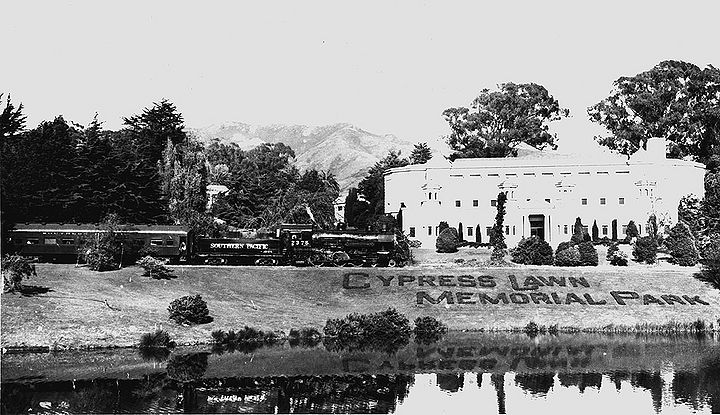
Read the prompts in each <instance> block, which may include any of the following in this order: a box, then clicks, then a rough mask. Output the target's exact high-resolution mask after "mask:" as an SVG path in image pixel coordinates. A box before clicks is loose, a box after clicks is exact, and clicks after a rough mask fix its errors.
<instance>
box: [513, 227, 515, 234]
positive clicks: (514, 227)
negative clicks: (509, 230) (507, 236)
mask: <svg viewBox="0 0 720 415" xmlns="http://www.w3.org/2000/svg"><path fill="white" fill-rule="evenodd" d="M513 235H515V225H513Z"/></svg>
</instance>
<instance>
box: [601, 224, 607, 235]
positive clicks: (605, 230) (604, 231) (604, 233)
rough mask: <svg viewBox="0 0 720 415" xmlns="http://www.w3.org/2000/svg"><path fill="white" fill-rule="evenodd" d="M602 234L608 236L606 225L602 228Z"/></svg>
mask: <svg viewBox="0 0 720 415" xmlns="http://www.w3.org/2000/svg"><path fill="white" fill-rule="evenodd" d="M602 234H603V236H607V234H608V226H607V225H603V226H602Z"/></svg>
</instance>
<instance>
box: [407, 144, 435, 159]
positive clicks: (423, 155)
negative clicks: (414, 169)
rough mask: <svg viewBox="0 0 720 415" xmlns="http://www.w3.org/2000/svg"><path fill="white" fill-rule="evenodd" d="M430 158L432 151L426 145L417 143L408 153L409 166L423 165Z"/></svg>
mask: <svg viewBox="0 0 720 415" xmlns="http://www.w3.org/2000/svg"><path fill="white" fill-rule="evenodd" d="M431 158H432V150H430V147H428V145H427V143H417V144H415V147H414V148H413V150H412V152H411V153H410V164H423V163H426V162H427V161H428V160H430V159H431Z"/></svg>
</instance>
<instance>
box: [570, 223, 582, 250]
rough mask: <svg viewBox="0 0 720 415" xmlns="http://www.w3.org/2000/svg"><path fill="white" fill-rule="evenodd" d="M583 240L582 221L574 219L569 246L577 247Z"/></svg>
mask: <svg viewBox="0 0 720 415" xmlns="http://www.w3.org/2000/svg"><path fill="white" fill-rule="evenodd" d="M584 240H585V228H583V224H582V221H581V220H580V218H579V217H577V218H575V225H573V235H572V237H571V238H570V244H571V245H577V244H579V243H580V242H583V241H584Z"/></svg>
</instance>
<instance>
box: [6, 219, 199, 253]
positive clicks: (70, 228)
mask: <svg viewBox="0 0 720 415" xmlns="http://www.w3.org/2000/svg"><path fill="white" fill-rule="evenodd" d="M102 232H103V230H102V229H100V227H99V225H96V224H69V223H22V224H16V225H15V226H14V227H13V229H11V230H10V231H9V232H8V235H9V238H10V239H9V241H8V242H10V244H12V248H13V250H14V251H15V252H17V253H18V254H20V255H23V256H31V257H37V258H38V259H39V260H40V261H55V262H67V261H75V260H76V259H77V256H78V254H81V253H82V252H81V251H82V247H83V246H84V245H85V243H86V242H87V241H88V240H89V239H90V238H96V237H98V236H99V235H100V234H101V233H102ZM117 233H118V234H119V235H121V237H122V239H123V245H124V246H127V247H129V248H133V249H136V250H140V249H141V248H143V247H147V248H152V249H153V251H155V252H157V255H158V256H160V257H163V258H168V259H170V260H171V261H172V262H180V261H185V260H186V259H187V255H188V249H187V247H188V232H187V230H185V229H184V228H183V227H181V226H173V225H123V226H121V227H120V229H118V231H117Z"/></svg>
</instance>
